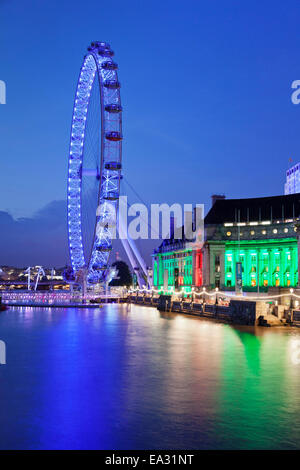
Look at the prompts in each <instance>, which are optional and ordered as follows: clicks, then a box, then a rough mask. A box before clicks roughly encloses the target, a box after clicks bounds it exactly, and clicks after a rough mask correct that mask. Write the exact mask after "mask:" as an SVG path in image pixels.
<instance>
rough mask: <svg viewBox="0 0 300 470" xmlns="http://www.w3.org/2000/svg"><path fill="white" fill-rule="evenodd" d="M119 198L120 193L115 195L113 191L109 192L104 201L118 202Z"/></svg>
mask: <svg viewBox="0 0 300 470" xmlns="http://www.w3.org/2000/svg"><path fill="white" fill-rule="evenodd" d="M118 198H119V195H118V193H115V192H113V191H109V192H107V193H106V194H105V196H104V197H103V199H106V200H107V201H116V200H117V199H118Z"/></svg>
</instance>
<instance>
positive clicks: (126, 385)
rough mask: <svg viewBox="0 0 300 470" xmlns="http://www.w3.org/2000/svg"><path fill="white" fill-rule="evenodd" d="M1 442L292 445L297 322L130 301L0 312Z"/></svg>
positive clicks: (299, 374)
mask: <svg viewBox="0 0 300 470" xmlns="http://www.w3.org/2000/svg"><path fill="white" fill-rule="evenodd" d="M0 331H1V333H0V336H1V338H0V339H2V340H4V341H5V342H6V344H7V365H6V366H5V367H4V366H1V367H0V447H1V448H3V449H5V448H10V449H13V448H17V449H20V448H21V449H22V448H25V449H27V448H47V449H48V448H50V449H54V448H68V449H72V448H75V449H76V448H78V449H88V448H92V449H112V448H113V449H143V448H151V449H164V448H181V449H196V448H296V447H299V444H300V427H299V426H300V415H299V411H300V399H299V393H298V391H299V385H300V365H298V366H295V365H294V364H293V363H292V361H291V354H290V351H291V340H292V339H293V338H294V339H295V338H300V335H299V333H300V332H299V330H288V329H287V330H285V329H263V328H256V329H251V328H233V327H231V326H229V325H222V324H220V323H214V322H212V321H210V320H203V319H198V318H195V317H189V316H184V315H177V314H169V313H166V314H165V313H163V314H162V313H159V312H158V311H157V310H156V309H152V308H149V307H140V306H127V305H106V306H104V308H103V309H99V308H97V309H75V308H74V309H52V308H50V309H30V308H29V307H22V308H19V309H15V310H13V311H12V310H9V311H7V312H4V313H3V314H1V316H0Z"/></svg>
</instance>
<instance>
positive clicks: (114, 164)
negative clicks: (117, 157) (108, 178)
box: [105, 162, 122, 171]
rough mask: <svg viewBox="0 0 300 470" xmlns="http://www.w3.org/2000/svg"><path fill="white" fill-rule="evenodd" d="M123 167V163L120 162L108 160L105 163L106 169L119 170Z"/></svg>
mask: <svg viewBox="0 0 300 470" xmlns="http://www.w3.org/2000/svg"><path fill="white" fill-rule="evenodd" d="M121 168H122V164H121V163H120V162H106V163H105V169H106V170H112V171H117V170H121Z"/></svg>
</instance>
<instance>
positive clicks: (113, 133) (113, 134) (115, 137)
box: [105, 131, 123, 142]
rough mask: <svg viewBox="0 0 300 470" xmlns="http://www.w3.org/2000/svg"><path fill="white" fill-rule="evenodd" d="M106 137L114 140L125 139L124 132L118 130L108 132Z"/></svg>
mask: <svg viewBox="0 0 300 470" xmlns="http://www.w3.org/2000/svg"><path fill="white" fill-rule="evenodd" d="M105 137H106V139H107V140H111V141H112V142H119V141H120V140H122V139H123V136H122V134H121V133H120V132H116V131H111V132H106V134H105Z"/></svg>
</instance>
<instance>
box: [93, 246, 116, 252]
mask: <svg viewBox="0 0 300 470" xmlns="http://www.w3.org/2000/svg"><path fill="white" fill-rule="evenodd" d="M96 250H97V251H103V252H105V253H107V252H109V251H111V250H112V246H103V245H100V246H97V248H96Z"/></svg>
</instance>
